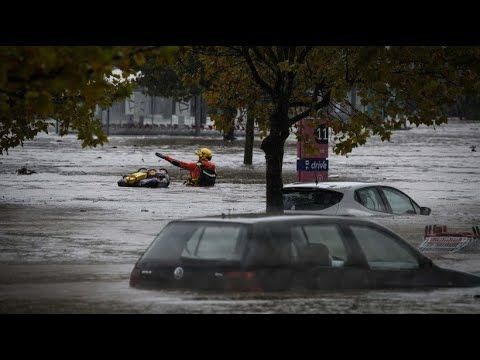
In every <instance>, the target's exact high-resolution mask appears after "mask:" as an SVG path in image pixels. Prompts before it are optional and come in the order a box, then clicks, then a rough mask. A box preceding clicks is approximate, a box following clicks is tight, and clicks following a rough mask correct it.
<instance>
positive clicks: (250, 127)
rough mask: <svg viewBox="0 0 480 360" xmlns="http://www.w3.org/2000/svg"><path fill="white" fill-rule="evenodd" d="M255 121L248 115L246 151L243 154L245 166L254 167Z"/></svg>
mask: <svg viewBox="0 0 480 360" xmlns="http://www.w3.org/2000/svg"><path fill="white" fill-rule="evenodd" d="M254 126H255V119H254V118H253V116H248V114H247V126H246V129H245V150H244V153H243V164H244V165H252V160H253V140H254V135H255V134H254V130H255V129H254Z"/></svg>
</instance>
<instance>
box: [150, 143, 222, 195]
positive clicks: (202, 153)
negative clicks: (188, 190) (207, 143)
mask: <svg viewBox="0 0 480 360" xmlns="http://www.w3.org/2000/svg"><path fill="white" fill-rule="evenodd" d="M195 154H196V155H198V161H197V162H184V161H180V160H176V159H174V158H172V157H170V156H168V155H164V154H161V153H155V155H157V156H158V157H159V158H162V159H164V160H167V161H168V162H169V163H171V164H172V165H175V166H177V167H179V168H182V169H185V170H188V171H190V175H189V177H188V179H187V181H186V182H185V185H187V186H214V185H215V180H216V178H217V172H216V169H215V164H214V163H213V162H212V161H211V160H212V152H211V151H210V149H207V148H201V149H198V150H196V151H195Z"/></svg>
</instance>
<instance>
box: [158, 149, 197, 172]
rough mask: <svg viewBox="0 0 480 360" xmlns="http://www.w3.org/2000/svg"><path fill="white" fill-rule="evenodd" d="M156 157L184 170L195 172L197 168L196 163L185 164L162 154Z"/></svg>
mask: <svg viewBox="0 0 480 360" xmlns="http://www.w3.org/2000/svg"><path fill="white" fill-rule="evenodd" d="M155 155H157V156H158V157H159V158H162V159H164V160H167V161H168V162H169V163H170V164H172V165H175V166H177V167H179V168H182V169H186V170H193V169H195V167H196V166H197V164H196V163H194V162H185V161H180V160H176V159H174V158H172V157H170V156H168V155H164V154H161V153H155Z"/></svg>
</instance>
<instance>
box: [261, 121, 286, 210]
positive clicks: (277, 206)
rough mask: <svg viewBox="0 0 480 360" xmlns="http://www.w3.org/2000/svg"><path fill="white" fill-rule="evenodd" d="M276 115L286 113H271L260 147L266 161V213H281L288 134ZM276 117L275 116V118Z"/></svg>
mask: <svg viewBox="0 0 480 360" xmlns="http://www.w3.org/2000/svg"><path fill="white" fill-rule="evenodd" d="M278 116H280V117H282V116H286V117H288V113H285V114H280V115H273V116H272V119H271V121H270V124H271V125H270V134H269V135H268V136H267V137H266V138H265V139H263V141H262V145H261V149H262V150H263V151H264V152H265V159H266V162H267V172H266V183H267V209H266V211H267V213H269V214H283V195H282V189H283V179H282V166H283V154H284V148H285V141H286V140H287V137H288V135H289V134H290V132H289V129H286V130H281V129H280V126H279V124H285V123H286V121H283V122H282V121H281V119H279V118H278ZM276 117H277V118H276Z"/></svg>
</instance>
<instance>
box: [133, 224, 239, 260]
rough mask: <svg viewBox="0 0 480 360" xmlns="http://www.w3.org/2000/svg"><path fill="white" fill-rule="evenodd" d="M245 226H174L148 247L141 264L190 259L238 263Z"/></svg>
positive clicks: (157, 237)
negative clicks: (235, 261)
mask: <svg viewBox="0 0 480 360" xmlns="http://www.w3.org/2000/svg"><path fill="white" fill-rule="evenodd" d="M246 234H247V226H245V225H242V224H228V225H226V224H204V223H196V222H191V223H190V222H174V223H170V224H169V225H167V226H166V227H165V228H164V229H163V230H162V231H161V232H160V233H159V234H158V235H157V236H156V238H155V240H154V241H153V242H152V244H151V245H150V246H149V248H148V249H147V251H146V252H145V254H144V255H143V256H142V260H147V261H148V260H154V261H167V262H176V261H179V259H180V257H182V256H183V257H188V258H193V259H212V260H213V259H223V260H237V259H238V260H239V259H241V257H242V256H243V252H244V247H245V242H246Z"/></svg>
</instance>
